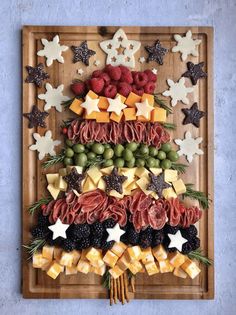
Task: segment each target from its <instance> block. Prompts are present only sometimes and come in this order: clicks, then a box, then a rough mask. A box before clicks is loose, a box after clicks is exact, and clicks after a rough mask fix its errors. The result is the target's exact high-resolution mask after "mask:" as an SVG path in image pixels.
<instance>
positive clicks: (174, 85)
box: [162, 78, 194, 107]
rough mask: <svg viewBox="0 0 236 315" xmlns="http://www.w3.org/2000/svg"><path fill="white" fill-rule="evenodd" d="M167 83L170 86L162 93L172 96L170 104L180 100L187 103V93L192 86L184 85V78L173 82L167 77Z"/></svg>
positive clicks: (173, 104)
mask: <svg viewBox="0 0 236 315" xmlns="http://www.w3.org/2000/svg"><path fill="white" fill-rule="evenodd" d="M167 83H168V85H169V87H170V88H169V90H166V91H165V92H163V93H162V95H164V96H170V97H171V98H172V100H171V106H173V107H174V106H175V105H176V104H177V103H178V101H181V102H182V103H184V104H186V105H188V104H189V99H188V98H187V94H188V93H191V92H193V91H194V88H193V87H186V86H185V78H181V79H180V80H179V82H174V81H172V80H170V79H168V80H167Z"/></svg>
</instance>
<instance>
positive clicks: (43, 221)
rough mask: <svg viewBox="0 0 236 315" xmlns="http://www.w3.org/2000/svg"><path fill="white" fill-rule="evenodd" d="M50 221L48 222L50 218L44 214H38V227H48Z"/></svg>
mask: <svg viewBox="0 0 236 315" xmlns="http://www.w3.org/2000/svg"><path fill="white" fill-rule="evenodd" d="M49 224H50V223H49V220H48V216H45V215H43V213H42V212H39V214H38V225H40V226H48V225H49Z"/></svg>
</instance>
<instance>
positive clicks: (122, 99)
mask: <svg viewBox="0 0 236 315" xmlns="http://www.w3.org/2000/svg"><path fill="white" fill-rule="evenodd" d="M118 96H120V100H121V102H122V103H125V101H126V97H125V96H123V95H121V94H119V93H117V94H116V97H115V98H117V97H118Z"/></svg>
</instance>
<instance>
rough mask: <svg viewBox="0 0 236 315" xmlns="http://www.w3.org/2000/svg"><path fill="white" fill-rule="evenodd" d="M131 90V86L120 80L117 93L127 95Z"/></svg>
mask: <svg viewBox="0 0 236 315" xmlns="http://www.w3.org/2000/svg"><path fill="white" fill-rule="evenodd" d="M130 92H132V87H131V86H130V85H129V84H128V83H126V82H120V83H119V85H118V93H119V94H121V95H123V96H125V97H127V96H128V95H129V93H130Z"/></svg>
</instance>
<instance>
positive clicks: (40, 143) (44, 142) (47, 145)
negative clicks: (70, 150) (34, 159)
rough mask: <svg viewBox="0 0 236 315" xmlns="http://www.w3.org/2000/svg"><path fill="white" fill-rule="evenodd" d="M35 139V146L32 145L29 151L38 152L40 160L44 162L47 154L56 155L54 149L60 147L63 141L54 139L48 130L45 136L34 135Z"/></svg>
mask: <svg viewBox="0 0 236 315" xmlns="http://www.w3.org/2000/svg"><path fill="white" fill-rule="evenodd" d="M33 137H34V139H35V140H36V143H35V144H32V145H31V146H30V147H29V149H30V150H32V151H35V150H37V151H38V152H39V156H38V158H39V160H42V159H43V158H44V157H45V155H46V154H50V155H52V156H54V155H56V152H55V151H54V147H55V146H56V145H59V144H60V143H61V141H59V140H55V141H54V140H53V139H52V132H51V130H48V131H47V132H46V133H45V136H40V134H38V133H36V132H35V133H33Z"/></svg>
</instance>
